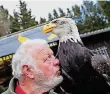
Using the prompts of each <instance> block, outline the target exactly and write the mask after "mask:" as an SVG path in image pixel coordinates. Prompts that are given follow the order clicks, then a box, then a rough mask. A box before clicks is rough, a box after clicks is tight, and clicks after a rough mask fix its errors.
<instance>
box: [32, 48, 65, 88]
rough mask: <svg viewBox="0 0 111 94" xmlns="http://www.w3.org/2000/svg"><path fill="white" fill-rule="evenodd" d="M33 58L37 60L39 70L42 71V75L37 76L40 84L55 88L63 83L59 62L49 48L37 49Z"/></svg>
mask: <svg viewBox="0 0 111 94" xmlns="http://www.w3.org/2000/svg"><path fill="white" fill-rule="evenodd" d="M33 57H34V58H36V61H37V68H38V69H39V70H40V73H37V74H36V80H38V81H39V84H44V85H46V86H49V87H54V86H56V85H57V84H59V83H60V82H61V81H62V79H63V78H62V76H61V75H60V67H59V60H58V59H56V58H55V56H54V55H53V51H52V50H51V49H50V48H49V47H48V46H42V47H40V48H37V49H36V50H35V51H34V52H33ZM38 81H37V82H38ZM40 81H41V82H40Z"/></svg>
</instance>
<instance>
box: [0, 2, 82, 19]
mask: <svg viewBox="0 0 111 94" xmlns="http://www.w3.org/2000/svg"><path fill="white" fill-rule="evenodd" d="M22 1H25V2H26V4H27V9H31V10H32V15H33V16H35V17H36V20H37V21H39V19H40V17H43V18H48V13H49V12H50V13H51V14H52V13H53V12H52V11H53V9H56V10H57V11H58V8H59V7H60V8H62V9H63V11H64V12H66V9H67V8H70V9H71V7H72V6H73V5H75V4H76V5H81V4H82V3H83V0H22ZM0 5H3V6H4V8H6V9H8V11H9V14H10V15H13V11H14V9H15V11H19V8H18V7H19V0H0ZM58 13H59V12H58Z"/></svg>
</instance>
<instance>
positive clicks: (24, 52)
mask: <svg viewBox="0 0 111 94" xmlns="http://www.w3.org/2000/svg"><path fill="white" fill-rule="evenodd" d="M39 45H47V42H46V41H45V40H42V39H33V40H27V41H25V42H24V43H22V44H21V45H20V47H19V48H18V49H17V51H16V53H15V55H14V56H13V59H12V74H13V76H14V77H16V78H17V79H20V78H21V74H22V69H21V68H22V66H23V65H28V66H32V67H34V69H36V68H37V67H36V65H35V64H36V62H35V60H34V58H33V57H32V56H31V53H29V50H30V49H31V47H33V46H39Z"/></svg>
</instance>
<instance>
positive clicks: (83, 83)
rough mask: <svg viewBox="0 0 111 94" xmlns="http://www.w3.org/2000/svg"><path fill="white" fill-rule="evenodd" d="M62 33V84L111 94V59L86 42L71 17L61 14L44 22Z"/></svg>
mask: <svg viewBox="0 0 111 94" xmlns="http://www.w3.org/2000/svg"><path fill="white" fill-rule="evenodd" d="M42 31H43V32H44V33H49V32H52V33H53V34H56V35H57V36H58V37H59V45H58V49H57V58H58V59H59V61H60V66H61V70H62V75H63V78H64V80H63V82H62V83H61V87H62V89H63V90H64V91H65V92H68V93H69V94H109V92H110V85H109V77H110V65H109V60H108V59H107V58H106V57H105V56H102V55H97V54H95V53H94V52H93V51H91V50H90V49H88V48H87V47H85V45H84V44H83V42H82V40H81V38H80V35H79V32H78V28H77V26H76V23H75V22H74V20H73V19H71V18H64V17H63V18H57V19H54V20H52V21H51V22H49V24H46V25H44V26H43V29H42Z"/></svg>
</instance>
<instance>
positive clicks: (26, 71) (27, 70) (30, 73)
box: [22, 65, 34, 79]
mask: <svg viewBox="0 0 111 94" xmlns="http://www.w3.org/2000/svg"><path fill="white" fill-rule="evenodd" d="M33 69H34V68H32V67H30V66H28V65H23V66H22V74H24V75H25V76H27V77H29V78H31V79H33V78H34V71H33Z"/></svg>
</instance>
